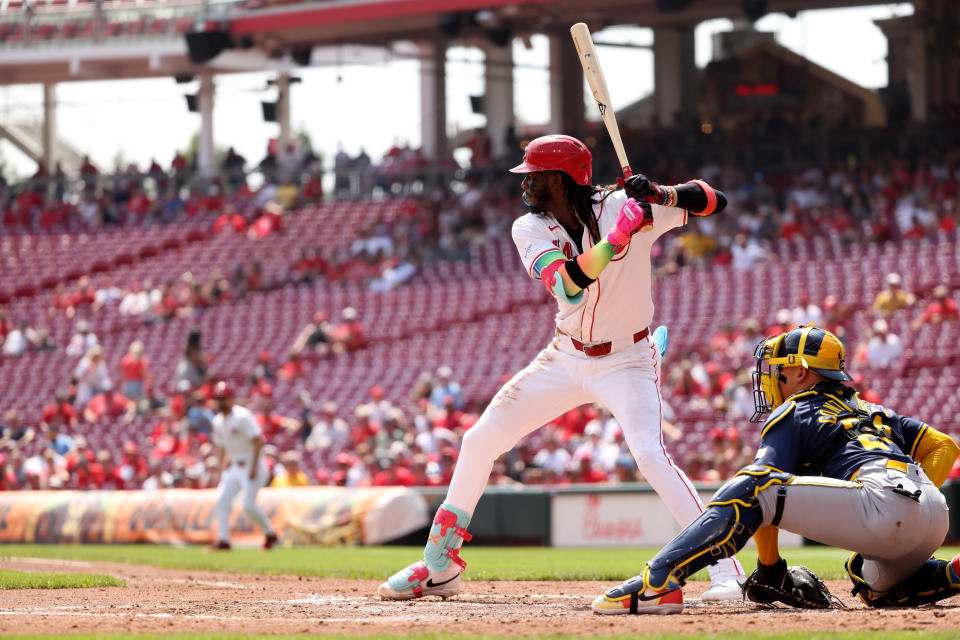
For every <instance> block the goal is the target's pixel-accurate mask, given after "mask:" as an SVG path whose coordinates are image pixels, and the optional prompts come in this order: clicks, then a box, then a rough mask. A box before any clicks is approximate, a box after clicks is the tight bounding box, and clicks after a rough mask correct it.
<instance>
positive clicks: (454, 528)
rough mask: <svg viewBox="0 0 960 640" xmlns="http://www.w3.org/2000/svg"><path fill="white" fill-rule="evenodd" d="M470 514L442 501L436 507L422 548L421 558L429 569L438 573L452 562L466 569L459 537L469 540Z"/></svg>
mask: <svg viewBox="0 0 960 640" xmlns="http://www.w3.org/2000/svg"><path fill="white" fill-rule="evenodd" d="M469 524H470V516H469V515H467V513H466V512H465V511H462V510H460V509H457V508H456V507H454V506H452V505H450V504H447V503H446V502H444V503H443V504H442V505H440V508H439V509H437V515H435V516H434V518H433V526H432V527H430V535H429V536H428V537H427V546H426V547H424V549H423V560H424V562H425V563H426V564H427V566H428V567H429V568H430V570H431V571H435V572H437V573H440V572H442V571H445V570H446V569H447V567H449V566H450V562H454V563H456V564H457V565H459V566H460V569H461V570H463V569H466V568H467V563H466V562H464V561H463V560H461V559H460V545H461V544H462V543H461V539H462V540H463V541H469V540H470V538H471V537H472V536H471V535H470V534H469V533H467V525H469Z"/></svg>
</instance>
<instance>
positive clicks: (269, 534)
mask: <svg viewBox="0 0 960 640" xmlns="http://www.w3.org/2000/svg"><path fill="white" fill-rule="evenodd" d="M213 397H214V399H215V400H216V402H217V415H215V416H214V417H213V432H212V434H211V435H212V440H213V444H215V445H216V446H218V447H220V466H221V469H223V473H222V475H221V477H220V486H219V487H218V490H219V491H220V495H219V497H218V498H217V503H216V504H215V505H214V507H213V512H214V515H215V516H216V518H217V542H215V543H214V544H212V545H210V547H209V548H210V549H213V550H219V549H229V548H230V511H231V510H232V509H233V499H234V498H236V497H237V494H238V493H240V492H241V491H242V492H243V511H244V513H246V514H247V517H249V518H250V519H251V520H253V521H254V522H255V523H257V525H258V526H259V527H260V528H261V529H263V533H264V535H265V536H266V538H265V539H264V541H263V548H264V549H270V548H271V547H273V545H274V544H276V542H277V534H276V533H275V532H274V530H273V526H272V525H271V524H270V520H269V518H267V515H266V514H265V513H264V512H263V509H261V508H260V507H259V506H258V505H257V492H258V491H259V490H260V488H261V487H263V486H264V485H265V484H266V483H267V480H268V478H269V471H268V470H267V467H266V465H264V463H263V460H262V458H261V455H260V453H261V451H262V449H263V435H262V434H261V433H260V427H259V425H257V421H256V419H255V418H254V417H253V413H252V412H251V411H250V410H249V409H247V408H246V407H241V406H239V405H236V404H234V402H233V389H232V388H231V387H230V385H229V384H227V383H226V382H218V383H217V384H216V385H214V388H213Z"/></svg>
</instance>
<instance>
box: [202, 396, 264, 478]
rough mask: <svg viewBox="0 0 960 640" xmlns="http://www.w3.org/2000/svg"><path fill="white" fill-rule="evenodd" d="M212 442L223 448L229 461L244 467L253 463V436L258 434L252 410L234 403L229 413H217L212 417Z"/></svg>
mask: <svg viewBox="0 0 960 640" xmlns="http://www.w3.org/2000/svg"><path fill="white" fill-rule="evenodd" d="M210 435H211V439H212V440H213V444H215V445H217V446H218V447H221V448H223V450H224V451H226V452H227V455H228V456H230V462H231V463H242V464H243V465H244V466H246V468H248V469H249V468H250V465H251V464H253V462H254V460H253V442H252V440H253V438H256V437H258V436H259V435H260V425H258V424H257V420H256V418H254V417H253V412H252V411H250V410H249V409H247V408H246V407H241V406H238V405H234V406H233V409H232V410H231V411H230V413H229V414H227V415H226V416H224V415H223V414H222V413H217V415H215V416H214V417H213V431H212V433H211V434H210Z"/></svg>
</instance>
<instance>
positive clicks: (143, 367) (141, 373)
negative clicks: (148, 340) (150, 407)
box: [120, 340, 153, 401]
mask: <svg viewBox="0 0 960 640" xmlns="http://www.w3.org/2000/svg"><path fill="white" fill-rule="evenodd" d="M152 377H153V372H152V371H151V370H150V360H148V359H147V357H146V356H144V355H143V343H142V342H140V341H139V340H134V341H133V342H132V343H131V344H130V349H129V351H128V352H127V354H126V355H125V356H123V357H122V358H121V359H120V388H121V389H122V390H123V395H125V396H127V397H128V398H130V399H131V400H133V401H139V400H141V399H142V398H143V397H144V393H143V392H144V388H145V386H146V384H147V382H148V381H149V380H150V379H152Z"/></svg>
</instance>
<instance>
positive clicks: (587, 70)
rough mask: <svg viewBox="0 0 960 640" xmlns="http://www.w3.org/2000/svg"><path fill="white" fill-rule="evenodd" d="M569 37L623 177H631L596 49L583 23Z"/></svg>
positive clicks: (631, 173)
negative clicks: (571, 39) (615, 153)
mask: <svg viewBox="0 0 960 640" xmlns="http://www.w3.org/2000/svg"><path fill="white" fill-rule="evenodd" d="M570 36H571V37H572V38H573V44H574V45H575V46H576V47H577V55H578V56H579V57H580V64H582V65H583V73H584V75H586V76H587V83H588V84H589V85H590V91H592V92H593V99H594V100H596V101H597V108H598V109H600V117H601V118H602V119H603V124H604V125H605V126H606V127H607V133H609V134H610V141H611V142H613V149H614V151H616V152H617V159H618V160H619V161H620V168H621V169H622V170H623V177H624V178H629V177H630V176H632V175H633V170H632V169H631V168H630V162H629V161H628V160H627V152H626V151H625V150H624V148H623V141H622V140H621V139H620V127H618V126H617V116H616V114H615V113H614V112H613V105H612V104H611V103H610V90H609V89H607V81H606V79H605V78H604V77H603V69H602V68H601V67H600V59H599V58H598V57H597V48H596V47H595V46H594V45H593V37H592V36H591V35H590V29H589V27H587V25H586V24H584V23H583V22H578V23H577V24H575V25H573V26H572V27H570Z"/></svg>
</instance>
